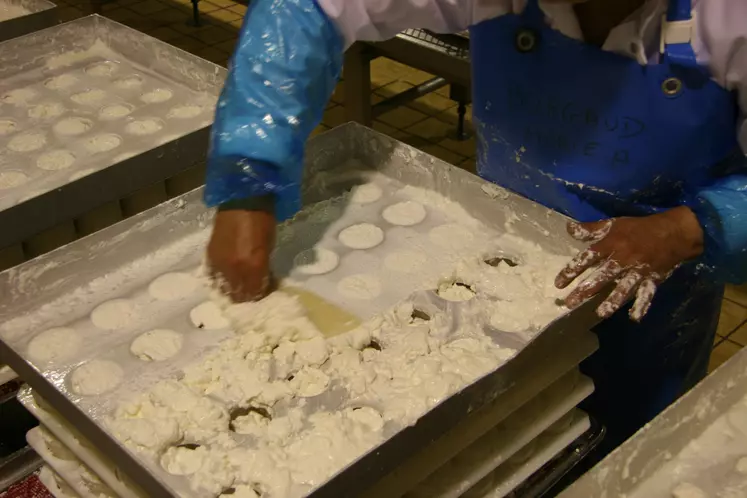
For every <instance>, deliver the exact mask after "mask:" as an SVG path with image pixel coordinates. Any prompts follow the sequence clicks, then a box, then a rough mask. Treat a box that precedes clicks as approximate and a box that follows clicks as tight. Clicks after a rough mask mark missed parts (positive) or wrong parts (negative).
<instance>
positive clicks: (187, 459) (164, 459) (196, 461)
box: [161, 446, 208, 476]
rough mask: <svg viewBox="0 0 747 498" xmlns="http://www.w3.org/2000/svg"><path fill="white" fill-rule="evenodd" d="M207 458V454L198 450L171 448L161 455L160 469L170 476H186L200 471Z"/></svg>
mask: <svg viewBox="0 0 747 498" xmlns="http://www.w3.org/2000/svg"><path fill="white" fill-rule="evenodd" d="M207 456H208V455H207V452H205V451H199V448H197V449H191V448H187V447H185V446H172V447H171V448H168V449H167V450H166V451H164V453H163V455H161V467H163V469H164V470H165V471H166V472H168V473H169V474H171V475H175V476H188V475H191V474H194V473H195V472H197V471H198V470H200V467H202V465H203V464H204V461H205V458H207Z"/></svg>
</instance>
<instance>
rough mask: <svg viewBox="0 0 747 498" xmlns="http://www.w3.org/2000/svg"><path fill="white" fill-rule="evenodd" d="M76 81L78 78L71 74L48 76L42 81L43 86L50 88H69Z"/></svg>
mask: <svg viewBox="0 0 747 498" xmlns="http://www.w3.org/2000/svg"><path fill="white" fill-rule="evenodd" d="M77 82H78V78H76V77H75V76H73V75H72V74H60V75H59V76H55V77H54V78H49V79H48V80H47V81H45V82H44V86H45V87H47V88H49V89H50V90H64V89H65V88H69V87H71V86H73V85H74V84H76V83H77Z"/></svg>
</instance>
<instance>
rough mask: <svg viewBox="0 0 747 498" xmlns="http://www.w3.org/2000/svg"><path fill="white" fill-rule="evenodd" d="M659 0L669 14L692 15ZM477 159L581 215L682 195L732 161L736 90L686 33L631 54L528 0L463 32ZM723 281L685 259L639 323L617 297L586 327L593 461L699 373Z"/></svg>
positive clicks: (526, 191) (491, 176)
mask: <svg viewBox="0 0 747 498" xmlns="http://www.w3.org/2000/svg"><path fill="white" fill-rule="evenodd" d="M690 12H691V6H690V1H689V0H670V5H669V12H668V19H669V20H670V21H674V20H684V19H689V18H690V15H691V14H690ZM470 40H471V47H472V49H471V51H472V63H473V64H472V65H473V68H474V72H475V74H474V78H473V82H474V83H473V86H474V88H473V92H474V93H473V97H474V105H473V113H474V120H475V123H476V128H477V132H478V173H479V174H480V175H481V176H482V177H484V178H486V179H488V180H490V181H493V182H495V183H498V184H500V185H502V186H504V187H507V188H509V189H511V190H513V191H515V192H517V193H519V194H521V195H523V196H525V197H528V198H530V199H533V200H535V201H537V202H539V203H542V204H544V205H545V206H548V207H550V208H552V209H555V210H557V211H560V212H562V213H565V214H567V215H569V216H571V217H572V218H575V219H577V220H580V221H595V220H600V219H605V218H609V217H615V216H641V215H648V214H652V213H655V212H657V211H660V210H664V209H667V208H671V207H675V206H679V205H683V204H684V205H688V204H689V203H690V202H692V199H693V198H694V195H695V193H696V192H697V191H698V190H699V188H701V187H702V186H705V185H708V184H709V182H711V181H713V179H715V178H718V177H720V176H723V175H726V174H729V173H731V172H734V171H735V169H736V170H742V171H743V170H744V168H745V165H744V161H743V159H744V156H743V154H742V153H741V152H740V151H739V146H738V142H737V102H736V99H735V96H734V95H732V94H731V93H730V92H728V91H726V90H725V89H723V88H721V87H720V86H719V85H718V84H717V83H715V82H714V81H712V80H711V79H710V76H709V74H708V72H707V70H704V69H703V68H702V67H699V66H698V64H697V63H696V60H695V54H694V52H693V49H692V47H691V46H690V44H689V43H686V44H678V45H668V46H667V47H666V49H665V53H664V54H663V55H662V58H661V62H660V63H658V64H653V65H646V66H642V65H640V64H639V63H638V62H637V61H635V60H633V59H630V58H628V57H624V56H621V55H618V54H614V53H609V52H605V51H603V50H601V49H599V48H597V47H594V46H591V45H587V44H585V43H583V42H579V41H576V40H573V39H571V38H568V37H566V36H564V35H562V34H561V33H559V32H557V31H555V30H553V29H551V28H550V27H549V26H547V25H546V22H545V20H544V14H543V13H542V11H541V9H540V7H539V5H538V3H537V0H529V2H528V5H527V7H526V9H525V10H524V12H523V13H522V14H521V15H509V16H503V17H499V18H497V19H494V20H490V21H486V22H483V23H481V24H479V25H477V26H475V27H473V28H472V30H471V33H470ZM722 294H723V286H722V285H720V284H717V283H714V282H711V281H709V280H708V279H707V278H705V277H703V276H700V275H698V273H697V271H696V269H695V265H686V266H683V267H681V268H680V269H679V270H677V271H676V272H675V273H674V275H672V277H671V278H670V279H669V280H668V281H667V282H665V283H664V284H662V285H661V286H660V289H659V291H658V293H657V295H656V297H655V299H654V303H653V306H652V308H651V310H650V312H649V313H648V315H647V316H646V317H645V318H644V320H643V321H642V322H641V323H640V324H635V323H633V322H631V321H630V320H629V319H628V316H627V312H628V309H623V310H621V311H620V312H619V313H617V314H616V315H614V316H613V317H611V318H610V319H608V320H606V321H605V322H603V323H602V324H600V325H599V326H598V327H596V329H595V332H596V333H597V334H598V337H599V342H600V349H599V351H598V352H597V353H595V354H594V355H593V356H592V357H591V358H589V359H588V360H587V361H586V362H584V364H583V365H582V370H583V371H584V372H585V373H586V374H587V375H589V376H590V377H592V379H593V380H594V382H595V385H596V392H595V393H594V394H593V395H592V397H591V398H590V399H589V400H587V402H586V403H585V405H584V408H585V409H586V410H587V411H588V412H589V413H591V414H592V415H593V416H595V417H596V418H597V419H598V420H600V421H601V422H602V423H603V424H604V425H605V426H606V427H607V431H608V432H607V436H606V438H605V441H604V443H603V444H602V446H601V447H600V448H598V451H597V452H596V454H595V455H594V456H593V457H592V458H591V460H589V462H588V463H589V464H591V463H593V462H595V461H597V460H598V459H599V458H601V457H602V456H604V455H605V454H606V453H607V452H609V451H610V450H611V449H613V448H614V447H616V446H618V445H619V444H620V443H622V442H623V441H624V440H625V439H627V438H628V437H630V436H631V435H632V434H633V433H634V432H635V431H636V430H638V429H639V428H640V427H642V426H643V425H644V424H645V423H646V422H648V421H649V420H650V419H651V418H653V417H654V416H656V415H657V414H658V413H659V412H660V411H661V410H662V409H664V408H665V407H666V406H668V405H669V404H670V403H671V402H672V401H674V400H675V399H676V398H677V397H679V396H680V395H682V394H683V393H684V392H685V391H686V390H687V389H689V388H690V387H692V386H693V385H694V384H695V383H697V382H698V381H699V380H700V379H701V378H702V377H703V376H705V374H706V369H707V366H708V358H709V356H710V351H711V346H712V344H713V338H714V334H715V331H716V326H717V324H718V317H719V308H720V302H721V298H722Z"/></svg>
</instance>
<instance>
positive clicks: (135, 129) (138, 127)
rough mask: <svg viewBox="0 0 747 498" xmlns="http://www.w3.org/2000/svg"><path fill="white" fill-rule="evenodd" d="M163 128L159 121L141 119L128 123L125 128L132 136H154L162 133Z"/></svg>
mask: <svg viewBox="0 0 747 498" xmlns="http://www.w3.org/2000/svg"><path fill="white" fill-rule="evenodd" d="M162 128H163V123H162V122H161V121H160V120H158V119H153V118H149V119H139V120H137V121H132V122H131V123H127V126H125V132H127V133H129V134H130V135H152V134H153V133H156V132H158V131H160V130H161V129H162Z"/></svg>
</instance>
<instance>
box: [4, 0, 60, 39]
mask: <svg viewBox="0 0 747 498" xmlns="http://www.w3.org/2000/svg"><path fill="white" fill-rule="evenodd" d="M55 24H57V6H56V5H55V4H53V3H52V2H49V1H48V0H0V42H1V41H5V40H10V39H11V38H15V37H17V36H22V35H25V34H28V33H33V32H34V31H39V30H40V29H44V28H48V27H50V26H54V25H55Z"/></svg>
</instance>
